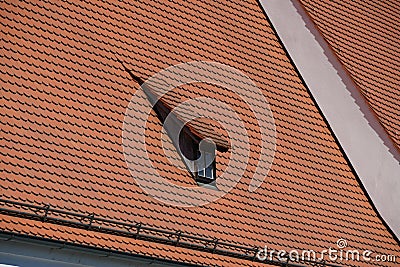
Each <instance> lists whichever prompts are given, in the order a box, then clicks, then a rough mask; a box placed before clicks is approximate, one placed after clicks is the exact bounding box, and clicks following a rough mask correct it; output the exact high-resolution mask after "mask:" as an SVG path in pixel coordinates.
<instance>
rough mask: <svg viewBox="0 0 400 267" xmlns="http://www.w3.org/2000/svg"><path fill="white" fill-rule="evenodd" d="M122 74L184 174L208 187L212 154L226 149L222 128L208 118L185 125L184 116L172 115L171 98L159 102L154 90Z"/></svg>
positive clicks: (211, 177) (212, 169) (213, 176)
mask: <svg viewBox="0 0 400 267" xmlns="http://www.w3.org/2000/svg"><path fill="white" fill-rule="evenodd" d="M124 67H125V66H124ZM125 69H126V67H125ZM126 70H127V71H128V72H129V74H130V75H131V76H132V78H133V79H135V80H136V81H137V82H138V83H139V84H140V85H141V86H142V89H143V91H144V92H145V94H146V96H147V98H148V100H149V102H150V104H151V105H152V106H153V110H154V111H155V112H156V114H157V116H158V118H159V119H160V121H161V122H162V123H163V127H164V128H165V130H166V132H167V133H168V135H169V137H170V138H171V141H172V143H173V144H174V146H175V147H176V148H177V150H178V152H179V154H180V156H181V158H182V161H183V162H184V163H185V165H186V167H187V169H188V171H190V172H191V173H192V175H193V177H194V178H195V180H196V181H197V182H198V183H202V184H212V183H213V182H214V181H215V180H216V178H217V177H216V156H217V153H216V152H217V150H218V151H219V152H221V153H224V152H227V151H228V150H229V148H230V142H229V138H228V136H227V134H226V132H225V131H224V130H223V128H222V127H221V126H220V125H219V123H218V122H216V121H214V120H213V119H212V118H206V117H196V118H194V119H193V120H190V121H186V120H185V119H184V118H185V117H186V116H187V114H179V113H178V112H176V113H175V112H172V110H173V109H174V107H175V105H176V103H175V102H174V98H173V97H166V98H164V97H161V98H160V97H159V94H158V92H157V90H155V89H152V88H150V87H149V86H148V85H146V86H143V83H144V82H143V80H142V79H140V78H139V77H137V76H135V75H134V74H133V73H132V72H130V71H129V70H128V69H126ZM169 116H170V117H169ZM167 118H169V119H168V123H166V119H167Z"/></svg>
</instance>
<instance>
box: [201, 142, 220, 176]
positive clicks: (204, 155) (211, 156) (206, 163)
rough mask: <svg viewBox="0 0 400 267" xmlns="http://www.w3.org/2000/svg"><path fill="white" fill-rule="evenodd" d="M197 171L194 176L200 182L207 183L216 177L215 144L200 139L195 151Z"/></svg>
mask: <svg viewBox="0 0 400 267" xmlns="http://www.w3.org/2000/svg"><path fill="white" fill-rule="evenodd" d="M197 156H198V159H197V160H196V162H197V173H196V176H197V177H196V178H197V181H198V182H200V183H206V184H209V183H211V182H213V181H215V178H216V168H215V165H216V163H215V162H216V160H215V157H216V153H215V144H211V143H208V142H205V141H202V142H201V143H200V145H199V150H198V151H197Z"/></svg>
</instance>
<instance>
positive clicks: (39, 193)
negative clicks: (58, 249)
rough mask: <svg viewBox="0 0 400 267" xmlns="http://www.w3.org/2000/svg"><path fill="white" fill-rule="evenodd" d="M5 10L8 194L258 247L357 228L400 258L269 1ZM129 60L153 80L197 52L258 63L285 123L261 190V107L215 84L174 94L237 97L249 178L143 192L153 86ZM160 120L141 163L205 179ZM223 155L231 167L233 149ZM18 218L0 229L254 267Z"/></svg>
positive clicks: (172, 175)
mask: <svg viewBox="0 0 400 267" xmlns="http://www.w3.org/2000/svg"><path fill="white" fill-rule="evenodd" d="M0 14H1V20H0V23H1V27H0V31H1V37H0V38H1V39H0V44H1V47H2V48H1V54H2V55H1V57H2V60H1V62H0V64H1V67H0V71H1V75H0V80H1V81H0V83H1V91H2V92H1V97H0V99H1V100H0V105H1V113H0V115H1V119H0V125H1V126H0V131H1V139H2V142H1V144H0V154H1V158H0V160H1V164H0V171H1V176H0V179H1V183H0V187H1V198H2V199H7V200H12V201H17V202H22V203H31V204H33V205H39V206H44V205H45V204H50V205H51V207H52V208H56V209H60V210H66V211H70V212H74V213H79V214H87V215H89V214H93V215H94V216H96V218H97V217H101V218H105V219H110V220H116V221H121V222H125V223H141V224H143V225H146V226H148V227H154V228H157V229H164V230H171V231H178V230H181V231H183V232H184V233H186V234H190V235H194V236H198V237H203V238H210V239H219V240H223V241H226V242H228V241H229V242H230V243H232V244H240V245H243V246H246V247H247V246H249V247H257V246H258V247H263V246H264V245H268V246H269V247H271V248H274V249H287V250H291V249H313V250H315V251H321V250H323V249H327V248H329V247H332V246H334V244H335V242H336V240H337V239H339V238H345V239H346V240H348V241H349V245H350V248H357V249H360V250H364V249H369V250H372V251H374V252H376V253H382V254H396V255H399V252H400V248H399V245H398V243H397V242H396V240H395V239H394V238H393V237H392V235H391V234H390V233H389V232H388V230H387V229H386V228H385V226H384V225H383V223H382V222H381V220H380V219H379V218H378V216H377V215H376V213H375V211H374V209H373V208H372V206H371V204H370V203H369V202H368V199H367V197H366V196H365V194H364V192H363V191H362V189H361V187H360V185H359V183H358V181H357V179H356V177H355V176H354V174H353V172H352V171H351V169H350V167H349V165H348V163H347V162H346V160H345V158H344V156H343V155H342V153H341V151H340V149H339V147H338V145H337V143H336V142H335V139H334V138H333V137H332V134H331V132H330V131H329V129H328V127H327V125H326V123H325V121H324V120H323V118H322V116H321V114H320V112H319V111H318V109H317V107H316V105H315V103H314V102H313V100H312V99H311V97H310V95H309V92H308V91H307V89H306V88H305V87H304V85H303V83H302V82H301V80H300V78H299V77H298V74H297V73H296V71H295V69H294V68H293V66H292V65H291V63H290V61H289V59H288V58H287V56H286V54H285V52H284V50H283V48H282V46H281V44H280V43H279V41H278V40H277V37H276V36H275V34H274V32H273V30H272V28H271V26H270V25H269V23H268V21H267V20H266V18H265V16H264V14H263V12H262V10H261V9H260V7H259V6H258V4H257V2H256V1H241V2H240V4H238V3H235V2H225V3H214V2H207V3H205V2H199V1H193V2H191V1H184V2H178V1H158V2H157V1H156V2H154V3H153V4H152V5H148V3H146V2H145V1H134V2H128V1H126V2H124V1H120V2H118V3H117V2H114V1H109V2H105V3H101V2H93V1H79V2H77V1H63V2H54V1H46V0H45V1H40V2H38V1H19V2H14V1H9V2H3V3H2V4H1V12H0ZM172 14H173V15H172ZM117 58H119V59H120V60H122V61H123V62H124V64H126V65H127V66H128V68H129V69H130V70H132V71H135V74H136V75H138V76H139V77H142V78H143V79H146V78H148V77H150V76H151V75H153V74H154V73H156V72H158V71H160V70H162V69H164V68H166V67H169V66H172V65H175V64H178V63H181V62H188V61H194V60H205V61H217V62H220V63H223V64H226V65H229V66H232V67H234V68H236V69H238V70H240V71H242V72H244V73H246V74H247V75H248V76H249V77H250V78H251V79H252V80H253V81H254V82H255V83H256V84H257V86H258V87H259V88H260V89H261V91H262V93H263V94H264V96H265V98H266V99H268V101H269V104H270V106H271V109H272V112H273V115H274V119H275V124H276V132H277V136H276V138H277V140H276V142H277V143H276V152H275V158H274V162H273V165H272V167H271V170H270V172H269V173H268V176H267V177H266V180H265V181H264V183H263V184H262V185H261V187H260V188H258V189H257V190H256V191H255V192H249V191H248V190H247V189H248V184H249V182H250V180H251V177H252V173H253V172H254V168H255V167H254V166H255V165H256V164H257V158H258V153H259V151H260V146H259V142H258V141H257V140H258V139H257V138H258V135H257V128H256V127H254V126H253V118H252V116H251V114H250V113H249V111H248V109H247V108H246V107H245V106H244V105H242V103H241V100H240V99H239V98H238V97H237V96H235V95H234V94H229V93H226V92H224V93H218V92H221V91H219V90H222V89H221V88H216V87H212V86H211V85H207V84H204V85H201V86H200V85H193V87H191V90H187V89H185V87H179V88H176V90H174V92H175V95H176V96H180V99H182V100H184V99H188V98H193V97H195V96H207V97H213V98H217V99H219V100H220V101H222V102H226V103H232V106H234V109H235V110H236V111H237V112H238V114H241V117H243V118H244V121H245V125H246V127H247V128H248V131H249V136H250V144H251V145H250V161H249V165H248V167H247V169H246V172H245V174H244V177H243V178H242V179H241V180H240V182H239V183H238V185H237V186H236V187H235V188H234V189H232V190H231V191H230V192H229V193H228V194H227V195H225V196H224V197H223V198H221V199H219V200H218V201H216V202H213V203H210V204H208V205H205V206H201V207H196V208H185V207H175V206H171V205H168V204H164V203H162V202H160V201H157V200H155V199H153V198H151V197H150V196H148V195H147V194H146V193H145V192H144V191H143V190H142V189H140V188H139V187H138V185H137V183H136V182H135V180H134V179H133V177H132V176H131V173H130V172H129V170H128V168H127V166H126V162H125V159H124V155H123V148H122V141H121V139H122V124H123V120H124V115H125V111H126V108H127V106H128V104H129V101H130V99H131V97H132V95H133V94H134V93H135V92H136V90H140V88H139V86H138V84H137V83H136V82H135V81H134V80H133V79H132V78H131V77H130V75H129V74H128V73H127V72H126V71H125V70H124V68H123V66H122V65H121V64H120V62H119V61H118V59H117ZM243 90H245V89H243ZM145 105H146V103H145V102H143V103H142V102H138V103H137V105H136V108H137V109H138V110H139V111H140V110H141V109H143V108H144V106H145ZM147 127H148V128H147V131H146V142H147V149H148V150H147V153H148V154H149V156H150V158H152V159H153V164H152V165H151V166H149V165H148V164H146V163H145V162H142V161H138V162H137V171H138V172H139V173H140V174H141V175H142V176H143V177H145V178H146V177H148V179H150V180H151V178H152V176H151V173H152V171H153V169H154V168H155V169H157V171H158V172H159V173H160V174H161V175H162V176H164V177H166V178H167V179H169V180H170V181H172V182H174V183H177V184H185V185H194V181H193V178H192V177H191V175H190V174H189V173H188V172H187V171H184V170H180V169H177V168H176V167H175V166H174V165H173V164H172V163H170V162H168V161H166V160H165V159H164V151H163V147H162V144H161V141H160V135H161V130H162V125H161V124H160V122H159V120H158V118H157V117H156V114H155V113H154V112H153V113H151V114H150V116H149V120H148V122H147ZM140 137H141V136H139V135H138V136H135V138H133V140H132V144H131V146H132V148H134V149H137V155H138V157H140V156H141V155H145V153H146V151H142V150H141V149H140V148H139V144H138V143H137V142H136V141H137V140H138V139H140ZM169 149H170V152H171V153H176V152H174V149H173V147H170V148H169ZM167 150H168V148H167ZM218 156H219V162H218V164H219V166H221V169H219V170H218V171H219V172H221V171H223V169H224V167H225V166H226V165H227V164H228V163H227V162H228V161H229V152H228V153H226V154H223V153H222V154H220V155H218ZM160 186H161V185H158V187H160ZM160 190H162V189H160ZM194 197H200V198H201V197H202V196H201V195H200V196H196V195H193V198H194ZM5 206H7V205H4V204H3V207H5ZM7 207H8V208H10V207H9V206H7ZM11 208H13V209H15V210H19V209H20V208H18V206H12V207H11ZM31 212H32V211H31ZM16 216H17V217H16ZM18 216H21V215H18V214H17V213H15V214H14V215H13V217H10V216H9V215H4V214H3V215H0V220H1V222H0V229H1V230H2V231H6V232H14V233H21V234H26V235H30V236H40V237H45V238H50V239H54V240H64V241H69V242H73V243H77V244H87V245H90V246H94V247H103V248H108V249H113V250H119V251H125V252H130V253H138V254H145V255H150V256H152V255H157V257H161V258H169V259H174V260H178V261H182V262H191V263H203V264H210V265H211V264H216V265H221V266H239V265H242V266H245V265H249V262H248V261H245V260H241V259H237V258H234V257H229V256H221V255H217V254H213V253H211V252H201V251H197V250H191V249H188V248H180V247H179V246H177V247H175V246H171V245H165V244H159V243H156V242H153V241H141V240H135V239H132V238H129V237H121V236H118V235H113V234H110V233H94V232H93V231H92V230H90V229H86V230H85V229H77V228H76V227H75V228H74V226H73V225H70V226H66V225H59V224H56V223H52V222H51V221H43V222H41V221H39V222H38V221H35V220H33V219H32V218H31V219H29V218H26V217H24V218H18ZM373 264H374V263H372V262H371V264H370V265H373ZM382 265H384V264H383V263H382Z"/></svg>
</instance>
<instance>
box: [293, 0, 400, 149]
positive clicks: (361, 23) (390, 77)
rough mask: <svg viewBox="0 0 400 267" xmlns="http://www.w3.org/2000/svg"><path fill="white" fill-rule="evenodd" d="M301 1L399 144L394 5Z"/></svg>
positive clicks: (399, 50)
mask: <svg viewBox="0 0 400 267" xmlns="http://www.w3.org/2000/svg"><path fill="white" fill-rule="evenodd" d="M300 2H301V3H302V4H303V6H304V8H305V9H306V11H307V13H308V14H309V15H310V16H311V18H312V20H313V21H314V22H315V24H316V25H317V27H318V29H319V30H320V31H321V33H322V35H323V36H324V38H325V39H326V40H327V42H328V43H329V44H330V45H331V47H332V48H333V50H334V51H335V52H336V54H337V56H338V58H339V60H340V61H341V62H342V64H343V65H344V67H345V68H346V69H347V71H348V72H349V73H350V75H351V76H352V78H353V79H354V81H355V83H356V84H357V85H358V86H359V88H360V90H361V92H362V94H363V95H364V96H365V98H366V99H367V101H368V102H369V104H370V106H371V107H372V109H373V110H374V111H375V113H376V114H377V116H378V118H379V120H380V122H381V123H382V125H383V127H384V128H385V129H386V130H387V132H388V134H389V136H391V138H392V139H393V140H394V142H395V144H396V145H397V147H398V148H400V134H399V133H400V123H399V121H400V104H399V103H400V94H399V90H398V89H399V86H400V71H399V70H400V64H399V60H398V55H399V54H400V45H399V38H398V33H399V31H400V24H399V18H400V13H399V9H398V3H397V2H396V1H369V2H364V1H314V0H300Z"/></svg>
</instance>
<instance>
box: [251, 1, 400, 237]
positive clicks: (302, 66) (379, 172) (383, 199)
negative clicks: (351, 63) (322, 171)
mask: <svg viewBox="0 0 400 267" xmlns="http://www.w3.org/2000/svg"><path fill="white" fill-rule="evenodd" d="M259 3H260V6H261V7H262V8H263V9H264V12H265V13H266V15H267V17H268V19H269V20H270V23H271V25H272V27H273V28H274V30H275V31H276V33H277V35H278V37H279V39H280V41H281V42H282V44H283V46H284V49H285V50H286V52H287V53H288V56H289V58H290V59H291V60H292V62H293V64H294V67H295V68H296V70H297V71H298V73H299V74H300V76H301V79H302V80H303V81H304V83H305V85H306V87H307V88H308V90H309V91H310V93H311V95H312V97H313V98H314V100H315V102H316V104H317V106H318V108H319V109H320V110H321V113H322V115H323V117H324V119H325V120H326V121H327V123H328V126H329V127H330V128H331V130H332V133H333V135H334V137H335V139H336V140H337V141H338V145H339V146H340V148H341V149H342V150H343V152H344V154H345V157H346V158H347V159H348V162H349V164H350V167H351V168H352V169H353V170H354V173H355V174H356V177H358V179H359V180H360V182H361V185H362V187H363V190H364V191H365V192H366V194H367V197H368V198H369V200H370V202H371V204H372V206H373V207H374V208H375V210H376V211H377V213H378V215H380V217H381V219H382V221H383V222H384V224H385V225H386V226H387V228H388V229H389V231H390V232H391V233H392V234H393V236H394V237H395V238H396V240H397V242H399V237H400V217H399V216H397V214H400V198H398V197H397V196H398V193H399V192H400V179H399V178H400V177H398V175H399V174H400V164H399V160H400V152H399V150H398V149H397V147H396V146H395V144H394V142H393V140H392V139H391V138H390V137H389V135H388V134H387V132H386V130H385V129H384V128H383V127H382V125H381V124H380V122H379V121H378V119H377V117H376V115H375V113H374V112H373V111H372V110H371V108H370V106H369V105H368V103H367V102H366V99H365V98H364V97H363V96H362V95H361V93H360V91H359V89H358V87H357V85H356V84H355V83H354V81H353V80H352V78H351V77H350V75H349V73H348V72H347V71H346V70H345V68H344V67H343V65H342V64H341V63H340V62H339V60H338V59H337V57H336V55H335V53H334V52H333V51H332V48H330V46H329V44H328V43H327V42H326V41H325V39H324V38H323V37H322V35H321V34H320V32H319V31H318V29H317V28H316V27H315V25H314V24H313V22H312V20H311V19H310V18H309V16H308V14H307V13H306V12H305V10H304V9H303V8H302V6H301V4H300V3H299V2H298V1H297V0H259ZM316 74H318V75H316ZM396 176H397V178H396Z"/></svg>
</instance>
